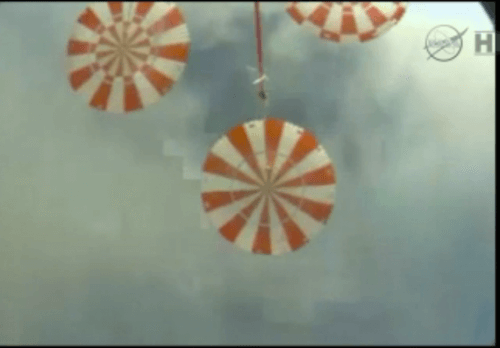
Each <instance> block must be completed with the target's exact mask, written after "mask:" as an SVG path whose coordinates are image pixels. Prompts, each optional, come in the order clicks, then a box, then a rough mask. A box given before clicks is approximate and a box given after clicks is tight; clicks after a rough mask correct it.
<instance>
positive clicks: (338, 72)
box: [0, 2, 495, 345]
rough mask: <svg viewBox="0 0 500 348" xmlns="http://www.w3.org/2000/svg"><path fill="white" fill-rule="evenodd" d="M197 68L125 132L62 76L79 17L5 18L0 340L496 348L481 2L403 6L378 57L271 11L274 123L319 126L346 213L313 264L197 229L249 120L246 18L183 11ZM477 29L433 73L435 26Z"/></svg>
mask: <svg viewBox="0 0 500 348" xmlns="http://www.w3.org/2000/svg"><path fill="white" fill-rule="evenodd" d="M180 6H181V9H182V10H183V11H184V13H185V16H186V19H187V23H188V26H189V30H190V34H191V39H192V51H191V53H190V60H189V63H188V66H187V68H186V70H185V72H184V75H183V77H182V78H181V80H180V81H179V83H178V84H177V85H176V86H175V88H174V89H173V90H172V91H171V92H170V93H169V94H168V95H166V96H165V97H164V98H162V100H161V101H160V102H159V103H158V104H155V105H152V106H150V107H149V108H147V109H145V110H144V111H141V112H138V113H135V114H131V115H129V116H127V117H115V116H113V115H107V114H102V113H100V112H98V111H95V110H92V109H90V108H88V107H87V106H86V105H85V101H84V100H83V99H82V98H81V97H80V96H78V95H74V94H73V93H72V91H71V89H70V87H69V85H68V83H67V80H66V76H65V71H64V54H65V46H66V43H67V39H68V37H69V35H70V32H71V28H72V26H73V23H74V21H75V19H76V17H77V15H78V13H79V11H81V10H82V9H83V8H84V7H85V5H84V3H2V4H1V5H0V47H1V48H0V106H1V111H2V112H1V113H0V120H1V122H2V125H3V126H2V127H1V128H0V179H1V180H0V279H1V284H2V286H0V343H3V344H121V343H136V344H265V343H269V344H290V343H303V344H363V343H366V344H402V345H406V344H413V345H417V344H488V343H490V342H492V340H493V338H494V327H495V325H494V306H495V288H494V287H495V281H494V280H495V266H494V261H495V254H494V253H495V249H494V244H495V232H494V231H495V229H494V226H495V209H494V207H495V205H494V198H495V196H494V187H495V186H494V185H495V180H494V177H495V176H494V174H495V166H494V125H495V118H494V115H495V113H494V111H495V80H494V77H495V74H494V69H495V68H494V58H493V57H484V56H483V57H479V56H475V55H474V52H473V50H474V44H473V32H474V31H475V30H490V29H491V24H490V23H489V21H488V18H487V16H486V14H485V13H484V11H483V10H482V8H481V7H480V5H479V4H478V3H477V2H460V3H454V2H442V3H431V2H425V3H411V4H410V6H409V8H408V12H407V13H406V14H405V16H404V17H403V19H402V21H401V22H400V23H399V24H398V25H397V26H396V27H394V28H393V29H391V30H390V31H389V32H388V33H386V34H385V35H384V36H382V37H380V38H378V39H377V40H374V41H372V42H369V43H365V44H354V45H337V44H333V43H329V42H324V41H321V40H319V39H316V38H315V37H313V36H311V35H310V33H309V32H307V30H303V29H304V28H301V27H299V26H296V25H295V24H294V23H293V22H292V21H291V20H290V19H289V17H288V16H287V15H286V13H284V3H263V4H262V6H261V7H262V11H263V30H264V46H265V47H264V49H265V51H264V52H265V58H264V59H265V63H266V72H267V74H268V75H269V76H270V79H271V80H270V82H269V88H270V96H271V99H270V110H269V111H270V112H271V113H272V114H273V115H275V116H278V117H282V118H285V119H288V120H290V121H292V122H294V123H297V124H299V125H303V126H306V127H308V128H310V129H312V130H313V131H314V132H315V133H316V134H317V136H318V138H319V139H320V140H321V142H322V144H323V146H324V147H325V149H326V150H327V152H328V153H329V154H330V155H331V157H332V158H333V161H334V163H335V166H336V169H337V171H338V187H337V192H336V207H335V210H334V212H333V217H332V219H331V221H330V222H329V223H328V225H327V226H325V229H324V231H323V233H322V234H321V236H320V237H318V238H317V239H315V240H314V241H313V242H311V243H310V245H308V246H307V247H306V248H304V249H302V250H300V252H296V253H292V254H290V255H286V256H284V257H278V258H265V257H264V258H263V257H259V256H255V255H249V254H246V253H242V252H239V251H238V250H235V249H233V248H232V247H231V245H229V244H228V243H226V242H225V241H224V240H222V239H221V238H220V237H219V236H218V234H217V232H216V231H215V229H214V228H212V227H210V225H209V224H208V223H207V221H206V218H205V217H204V216H203V215H202V214H201V215H200V210H201V206H200V197H199V194H200V189H201V188H200V167H201V163H202V161H203V158H204V156H205V155H206V151H207V149H208V147H209V145H210V143H211V142H212V141H214V140H215V139H216V138H217V137H218V136H219V135H220V134H221V133H223V132H225V131H226V130H227V129H229V128H230V127H232V126H233V125H235V124H236V123H239V122H242V121H245V120H247V119H251V118H252V117H255V115H257V114H258V113H257V112H258V110H256V105H255V91H254V90H253V88H254V87H253V86H252V85H251V79H252V78H253V77H252V76H250V74H249V72H248V70H247V68H246V67H247V66H255V46H254V44H255V42H254V41H255V39H254V37H253V27H252V25H253V22H252V8H253V7H252V5H251V3H244V2H241V3H189V2H186V3H181V4H180ZM439 24H449V25H452V26H455V27H456V28H458V29H459V30H460V29H462V28H465V27H469V31H468V32H467V33H466V34H465V36H464V48H463V50H462V52H461V53H460V55H459V56H458V57H457V58H456V59H455V60H453V61H451V62H447V63H441V62H436V61H433V60H427V54H426V52H425V51H424V50H423V47H424V41H425V36H426V35H427V32H428V31H429V30H430V29H431V28H432V27H434V26H436V25H439Z"/></svg>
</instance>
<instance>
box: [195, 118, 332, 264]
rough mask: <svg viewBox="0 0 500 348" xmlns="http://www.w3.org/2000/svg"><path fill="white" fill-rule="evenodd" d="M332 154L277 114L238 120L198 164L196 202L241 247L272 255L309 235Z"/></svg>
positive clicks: (322, 204) (323, 199)
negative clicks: (200, 167) (200, 174)
mask: <svg viewBox="0 0 500 348" xmlns="http://www.w3.org/2000/svg"><path fill="white" fill-rule="evenodd" d="M335 184H336V175H335V169H334V167H333V164H332V161H331V160H330V158H329V157H328V155H327V154H326V152H325V150H324V149H323V147H322V146H320V145H319V143H318V140H317V139H316V137H315V136H314V135H313V134H312V133H311V132H309V131H308V130H305V129H303V128H301V127H298V126H296V125H293V124H291V123H288V122H286V121H283V120H281V119H276V118H264V119H260V120H254V121H250V122H247V123H245V124H242V125H238V126H236V127H234V128H232V129H231V130H230V131H229V132H227V133H226V134H225V135H224V136H223V137H222V138H220V139H219V140H218V141H216V142H215V144H214V145H213V146H212V148H211V149H210V151H209V153H208V155H207V157H206V159H205V162H204V164H203V183H202V203H203V207H204V209H205V212H206V213H207V215H208V217H209V219H210V220H211V222H212V223H213V224H214V225H215V226H216V227H217V228H218V230H219V232H220V234H221V235H222V236H223V237H224V238H225V239H227V240H229V241H230V242H233V243H234V244H236V245H237V246H238V247H240V248H241V249H244V250H247V251H250V252H253V253H259V254H272V255H279V254H283V253H286V252H288V251H293V250H297V249H299V248H300V247H302V246H303V245H305V244H306V243H307V242H308V241H309V240H310V239H311V238H313V237H314V236H315V235H316V234H317V233H318V232H319V231H320V230H321V229H322V227H323V225H324V224H325V223H326V221H327V220H328V218H329V216H330V214H331V212H332V210H333V194H334V189H335Z"/></svg>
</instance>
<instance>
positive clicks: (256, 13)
mask: <svg viewBox="0 0 500 348" xmlns="http://www.w3.org/2000/svg"><path fill="white" fill-rule="evenodd" d="M254 16H255V39H256V40H257V61H258V67H259V79H258V80H257V81H259V94H258V95H259V98H260V99H262V101H264V102H265V101H266V99H267V95H266V92H265V90H264V79H265V76H264V61H263V54H262V28H261V25H260V4H259V2H258V1H255V3H254Z"/></svg>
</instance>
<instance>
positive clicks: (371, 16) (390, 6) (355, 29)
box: [286, 1, 408, 42]
mask: <svg viewBox="0 0 500 348" xmlns="http://www.w3.org/2000/svg"><path fill="white" fill-rule="evenodd" d="M407 5H408V3H407V2H333V1H325V2H306V1H300V2H299V1H295V2H290V3H288V4H287V6H286V11H287V12H288V14H289V15H290V16H291V17H292V19H293V20H294V21H295V22H296V23H297V24H303V25H304V26H306V27H309V28H311V29H312V30H313V32H314V33H316V35H317V36H319V37H320V38H322V39H325V40H329V41H335V42H356V41H358V42H364V41H369V40H372V39H374V38H376V37H379V36H380V35H382V34H384V33H385V32H387V31H388V30H389V29H390V28H392V27H393V26H394V25H396V24H397V23H398V22H399V20H400V19H401V17H402V16H403V15H404V13H405V11H406V8H407Z"/></svg>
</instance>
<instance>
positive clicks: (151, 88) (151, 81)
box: [67, 1, 190, 113]
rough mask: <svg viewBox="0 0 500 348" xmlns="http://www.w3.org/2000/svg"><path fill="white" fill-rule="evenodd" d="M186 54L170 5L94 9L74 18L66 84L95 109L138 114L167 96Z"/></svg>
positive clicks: (178, 17)
mask: <svg viewBox="0 0 500 348" xmlns="http://www.w3.org/2000/svg"><path fill="white" fill-rule="evenodd" d="M189 48H190V39H189V33H188V29H187V26H186V24H185V22H184V18H183V15H182V13H181V11H180V9H179V8H178V7H177V5H176V4H175V3H166V2H122V1H114V2H98V3H93V4H91V5H89V6H88V7H87V8H86V9H85V10H84V11H83V13H81V14H80V16H79V17H78V20H77V23H76V25H75V28H74V30H73V33H72V35H71V38H70V39H69V42H68V49H67V60H68V77H69V82H70V85H71V87H72V89H73V90H75V91H76V92H77V93H80V94H83V95H85V96H86V98H87V100H88V103H89V104H90V106H91V107H94V108H96V109H99V110H104V111H109V112H113V113H127V112H132V111H136V110H140V109H142V108H145V107H146V106H148V105H151V104H153V103H156V102H158V101H159V100H160V98H161V97H162V96H163V95H165V94H166V93H167V92H168V91H170V89H171V88H172V86H173V85H174V84H175V82H176V81H177V80H178V79H179V77H180V76H181V74H182V72H183V71H184V68H185V66H186V63H187V60H188V54H189Z"/></svg>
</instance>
